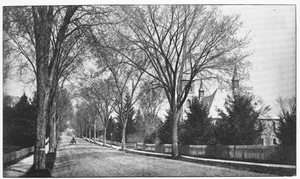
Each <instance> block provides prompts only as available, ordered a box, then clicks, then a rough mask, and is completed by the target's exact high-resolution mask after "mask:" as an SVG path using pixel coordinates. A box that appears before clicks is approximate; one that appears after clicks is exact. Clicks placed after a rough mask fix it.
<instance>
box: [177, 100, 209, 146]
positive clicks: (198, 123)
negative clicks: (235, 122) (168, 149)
mask: <svg viewBox="0 0 300 179" xmlns="http://www.w3.org/2000/svg"><path fill="white" fill-rule="evenodd" d="M186 113H187V120H186V121H184V123H183V125H182V131H183V133H182V135H181V137H180V141H181V142H182V144H185V145H201V144H208V143H209V141H210V138H211V135H210V129H211V127H210V121H209V119H208V111H207V108H206V106H204V105H203V104H202V103H201V102H200V100H199V98H198V97H193V98H192V103H191V105H190V106H189V111H186Z"/></svg>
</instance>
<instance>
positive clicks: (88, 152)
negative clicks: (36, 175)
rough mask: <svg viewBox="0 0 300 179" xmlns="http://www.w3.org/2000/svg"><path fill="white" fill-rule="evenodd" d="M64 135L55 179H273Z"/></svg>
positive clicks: (53, 172)
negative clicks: (165, 178)
mask: <svg viewBox="0 0 300 179" xmlns="http://www.w3.org/2000/svg"><path fill="white" fill-rule="evenodd" d="M70 140H71V137H69V136H64V135H63V136H62V141H61V142H60V144H59V147H58V151H57V155H56V160H55V164H54V167H53V170H52V176H53V177H125V176H131V177H133V176H156V177H158V176H226V177H229V176H239V177H241V176H251V177H254V176H255V177H259V176H260V177H262V176H271V175H268V174H262V173H254V172H249V171H243V170H234V169H228V168H222V167H215V166H209V165H202V164H196V163H189V162H183V161H176V160H171V159H163V158H157V157H149V156H143V155H136V154H129V153H125V152H123V151H118V150H116V149H110V148H107V147H102V146H97V145H94V144H91V143H88V142H86V141H84V140H83V139H79V138H77V140H76V142H77V144H76V145H70V144H69V142H70Z"/></svg>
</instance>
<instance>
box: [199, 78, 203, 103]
mask: <svg viewBox="0 0 300 179" xmlns="http://www.w3.org/2000/svg"><path fill="white" fill-rule="evenodd" d="M203 97H204V89H203V83H202V79H201V80H200V87H199V99H202V98H203Z"/></svg>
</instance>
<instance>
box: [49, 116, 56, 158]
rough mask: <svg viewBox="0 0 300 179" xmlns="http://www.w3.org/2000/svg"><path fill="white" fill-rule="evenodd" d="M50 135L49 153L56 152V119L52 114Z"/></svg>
mask: <svg viewBox="0 0 300 179" xmlns="http://www.w3.org/2000/svg"><path fill="white" fill-rule="evenodd" d="M49 122H50V136H49V153H54V143H55V135H54V133H55V129H54V126H55V120H54V117H53V116H52V117H51V118H50V121H49Z"/></svg>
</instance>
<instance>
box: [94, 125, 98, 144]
mask: <svg viewBox="0 0 300 179" xmlns="http://www.w3.org/2000/svg"><path fill="white" fill-rule="evenodd" d="M96 134H97V133H96V121H94V143H96V137H97V136H96Z"/></svg>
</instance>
